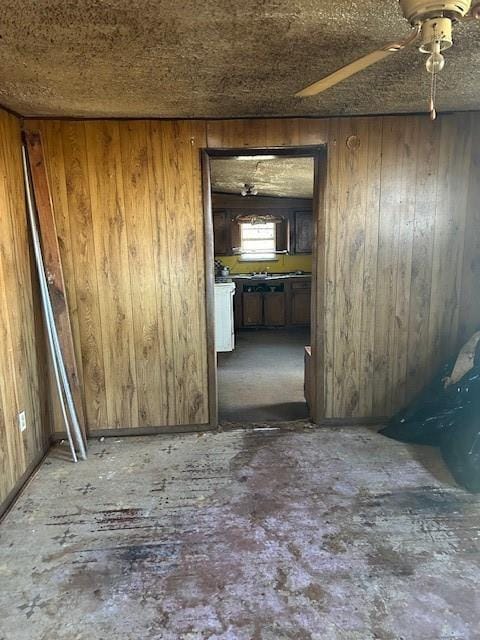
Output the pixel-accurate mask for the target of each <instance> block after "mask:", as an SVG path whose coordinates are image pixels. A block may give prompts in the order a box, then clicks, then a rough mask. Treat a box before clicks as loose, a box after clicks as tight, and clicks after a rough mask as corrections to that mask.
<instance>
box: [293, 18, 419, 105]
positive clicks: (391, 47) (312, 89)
mask: <svg viewBox="0 0 480 640" xmlns="http://www.w3.org/2000/svg"><path fill="white" fill-rule="evenodd" d="M420 30H421V26H420V25H418V26H416V27H415V28H414V30H413V32H412V33H411V34H410V35H409V36H408V38H406V39H405V40H401V41H400V42H391V43H390V44H387V45H385V46H384V47H382V48H381V49H378V50H377V51H372V53H368V54H367V55H366V56H362V57H361V58H358V59H357V60H354V61H353V62H350V64H347V65H345V66H344V67H341V68H340V69H337V71H334V72H333V73H331V74H330V75H328V76H326V77H325V78H322V79H321V80H318V81H317V82H314V83H313V84H310V85H309V86H308V87H305V89H302V90H301V91H299V92H298V93H296V94H295V96H296V97H300V98H304V97H307V96H314V95H316V94H317V93H321V92H322V91H326V89H330V87H333V86H334V85H336V84H338V83H339V82H343V80H346V79H347V78H349V77H350V76H353V75H355V74H356V73H358V72H359V71H363V70H364V69H366V68H367V67H370V66H371V65H372V64H375V63H376V62H380V60H383V59H384V58H386V57H387V56H389V55H390V54H392V53H396V52H397V51H402V50H403V49H405V48H406V47H408V46H410V45H412V44H413V43H414V42H415V41H416V40H417V38H418V35H419V33H420Z"/></svg>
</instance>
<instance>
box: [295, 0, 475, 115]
mask: <svg viewBox="0 0 480 640" xmlns="http://www.w3.org/2000/svg"><path fill="white" fill-rule="evenodd" d="M399 2H400V7H401V9H402V11H403V14H404V16H405V18H406V19H407V20H408V21H409V22H410V24H411V26H412V32H411V33H410V34H409V35H408V36H407V37H406V38H405V39H403V40H400V41H398V42H391V43H389V44H386V45H385V46H384V47H381V48H380V49H378V50H377V51H373V52H372V53H368V54H367V55H366V56H363V57H362V58H358V59H357V60H354V61H353V62H350V63H349V64H347V65H345V66H344V67H341V68H340V69H337V71H334V72H333V73H331V74H330V75H328V76H326V77H325V78H322V79H321V80H318V81H317V82H314V83H313V84H311V85H309V86H308V87H305V89H302V90H301V91H299V92H298V93H296V94H295V95H296V96H298V97H307V96H314V95H317V94H318V93H321V92H322V91H326V90H327V89H329V88H330V87H333V86H334V85H336V84H338V83H339V82H342V81H343V80H346V79H347V78H349V77H350V76H353V75H354V74H355V73H358V72H359V71H363V69H366V68H367V67H369V66H370V65H372V64H375V63H376V62H379V61H380V60H383V59H384V58H386V57H387V56H389V55H391V54H392V53H398V52H399V51H403V50H404V49H406V48H407V47H410V46H412V45H414V44H416V43H418V44H419V49H420V51H421V52H422V53H428V54H429V56H428V59H427V62H426V67H427V71H428V72H429V73H430V74H431V75H432V82H431V93H430V117H431V118H432V120H434V119H435V118H436V115H437V113H436V109H435V93H436V80H437V74H438V73H439V72H440V71H441V70H442V69H443V67H444V66H445V58H444V57H443V55H442V51H444V50H445V49H448V48H450V47H451V46H452V44H453V39H452V27H453V25H454V23H455V22H458V21H460V20H480V0H473V1H472V0H450V1H449V0H446V1H445V2H440V1H437V0H399Z"/></svg>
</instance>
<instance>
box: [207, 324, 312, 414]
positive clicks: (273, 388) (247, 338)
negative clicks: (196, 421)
mask: <svg viewBox="0 0 480 640" xmlns="http://www.w3.org/2000/svg"><path fill="white" fill-rule="evenodd" d="M308 344H310V329H305V328H301V327H296V328H290V329H243V330H241V331H238V332H237V334H236V336H235V350H234V351H232V352H231V353H219V354H218V410H219V416H220V419H221V420H222V421H247V422H256V421H259V420H262V421H269V422H276V421H283V420H300V419H303V418H308V415H309V414H308V408H307V405H306V402H305V396H304V390H303V381H304V349H305V346H306V345H308Z"/></svg>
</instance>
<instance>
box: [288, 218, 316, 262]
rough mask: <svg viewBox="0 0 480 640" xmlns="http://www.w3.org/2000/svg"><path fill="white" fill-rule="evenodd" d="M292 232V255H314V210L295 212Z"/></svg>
mask: <svg viewBox="0 0 480 640" xmlns="http://www.w3.org/2000/svg"><path fill="white" fill-rule="evenodd" d="M291 229H292V232H291V240H290V243H291V253H312V246H313V215H312V209H309V210H305V211H295V212H294V213H293V224H292V227H291Z"/></svg>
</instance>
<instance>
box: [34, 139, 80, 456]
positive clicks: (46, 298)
mask: <svg viewBox="0 0 480 640" xmlns="http://www.w3.org/2000/svg"><path fill="white" fill-rule="evenodd" d="M22 159H23V173H24V180H25V192H26V196H27V208H28V216H29V221H30V229H31V232H32V239H33V249H34V253H35V262H36V265H37V272H38V277H39V281H40V292H41V297H42V302H43V311H44V314H45V321H46V325H47V335H48V343H49V347H50V352H51V356H52V362H53V369H54V374H55V381H56V385H57V390H58V396H59V400H60V405H61V409H62V416H63V420H64V422H65V430H66V432H67V438H68V442H69V445H70V450H71V452H72V458H73V460H74V462H77V453H76V451H78V457H79V458H80V459H82V460H85V459H86V457H87V455H86V451H85V445H84V442H83V437H82V432H81V429H80V425H79V423H78V418H77V413H76V410H75V404H74V402H73V398H72V394H71V390H70V385H69V382H68V377H67V373H66V370H65V364H64V362H63V357H62V352H61V348H60V342H59V339H58V333H57V328H56V325H55V319H54V315H53V309H52V303H51V300H50V295H49V293H48V285H47V278H46V275H45V267H44V264H43V257H42V250H41V247H40V238H39V234H38V229H37V222H36V217H35V208H34V204H33V197H32V187H31V183H30V173H29V168H28V161H27V154H26V150H25V146H24V145H22ZM67 408H68V411H67ZM70 423H71V425H72V430H73V437H72V432H71V429H70Z"/></svg>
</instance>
